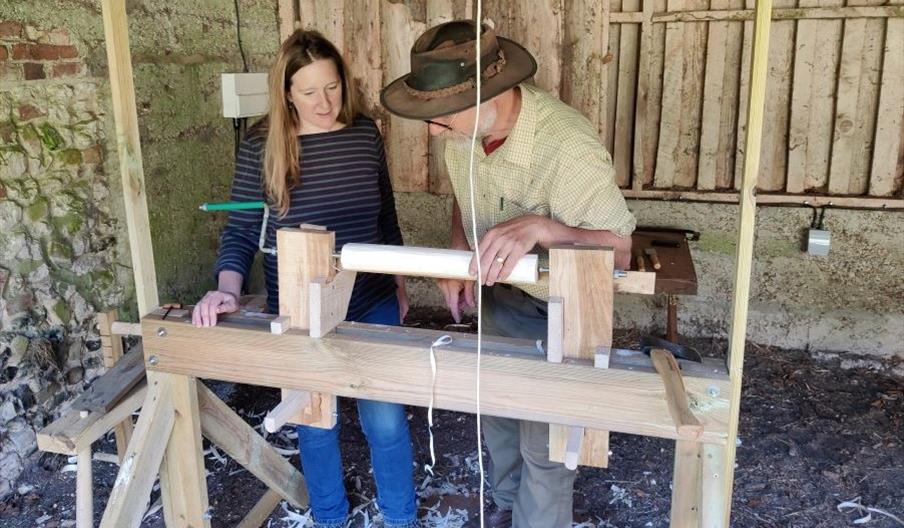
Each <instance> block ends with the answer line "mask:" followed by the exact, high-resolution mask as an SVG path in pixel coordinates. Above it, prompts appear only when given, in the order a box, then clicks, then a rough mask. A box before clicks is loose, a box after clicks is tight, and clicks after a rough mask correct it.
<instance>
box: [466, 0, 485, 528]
mask: <svg viewBox="0 0 904 528" xmlns="http://www.w3.org/2000/svg"><path fill="white" fill-rule="evenodd" d="M475 18H476V22H477V24H476V26H477V42H476V55H477V58H476V60H477V107H476V112H475V114H474V130H473V132H472V133H471V158H470V162H469V163H468V183H469V185H470V191H471V235H472V240H473V241H474V259H475V260H476V261H477V464H478V466H479V468H480V528H483V481H484V471H483V446H482V444H481V439H480V429H481V423H480V355H481V345H482V339H483V327H482V324H481V317H480V310H481V307H482V305H483V288H481V286H480V276H481V274H480V271H481V268H480V248H479V247H478V243H477V242H478V240H477V216H476V211H477V209H476V208H475V206H474V149H475V148H477V127H478V125H479V124H480V84H481V80H482V73H483V70H482V69H481V67H480V38H481V34H480V28H481V20H482V18H483V3H482V1H481V0H477V12H476V17H475Z"/></svg>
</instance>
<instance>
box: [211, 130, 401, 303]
mask: <svg viewBox="0 0 904 528" xmlns="http://www.w3.org/2000/svg"><path fill="white" fill-rule="evenodd" d="M298 141H299V147H300V149H301V183H300V184H299V185H296V186H295V188H294V189H291V190H290V191H289V197H290V199H289V210H288V213H287V214H286V216H284V217H282V218H280V217H279V214H278V212H277V211H276V210H275V209H274V208H272V207H271V209H270V217H269V219H268V221H267V233H266V239H265V240H266V243H265V247H268V248H270V247H275V246H276V230H277V229H279V228H282V227H298V226H299V225H300V224H315V225H320V226H325V227H326V228H327V229H329V230H331V231H335V233H336V247H337V250H338V249H339V248H341V247H342V246H343V245H345V244H347V243H349V242H362V243H369V244H391V245H402V232H401V231H400V230H399V223H398V218H397V217H396V210H395V201H394V200H393V194H392V184H391V183H390V180H389V171H388V170H387V167H386V152H385V149H384V147H383V138H382V137H381V136H380V131H379V129H377V126H376V124H375V123H374V122H373V121H372V120H371V119H369V118H367V117H363V116H358V117H357V118H355V120H354V122H353V123H352V124H351V126H347V127H345V128H343V129H341V130H336V131H333V132H324V133H320V134H308V135H302V136H298ZM265 143H266V133H265V132H264V131H263V129H262V127H254V128H252V129H251V130H250V131H249V132H248V134H247V136H246V138H245V139H244V140H243V141H242V143H241V145H240V146H239V152H238V155H237V156H236V161H235V180H234V182H233V185H232V200H233V201H236V202H248V201H263V200H264V193H263V183H262V167H263V152H264V146H265ZM262 219H263V211H261V210H248V211H231V212H230V213H229V220H228V221H227V223H226V227H225V228H224V229H223V235H222V237H221V238H220V252H219V256H218V258H217V264H216V274H217V275H219V273H220V272H221V271H223V270H231V271H235V272H237V273H241V274H242V277H243V278H244V284H248V273H249V271H250V269H251V264H252V262H253V260H254V256H255V254H256V253H257V251H258V241H259V238H260V231H261V221H262ZM264 277H265V282H266V285H267V308H268V310H269V311H270V312H272V313H278V312H279V281H278V279H277V259H276V255H271V254H264ZM395 290H396V284H395V280H394V278H393V277H392V276H390V275H379V274H372V273H358V276H357V279H356V280H355V287H354V290H353V291H352V298H351V301H350V303H349V308H348V315H347V318H348V319H349V320H354V319H358V318H360V317H361V316H362V315H364V314H365V313H367V311H368V309H370V308H371V307H373V306H375V305H376V304H378V303H380V302H383V301H385V300H386V299H388V298H389V297H390V296H392V295H394V294H395Z"/></svg>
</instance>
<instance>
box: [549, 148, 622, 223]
mask: <svg viewBox="0 0 904 528" xmlns="http://www.w3.org/2000/svg"><path fill="white" fill-rule="evenodd" d="M550 213H551V215H552V217H553V218H554V219H555V220H558V221H559V222H562V223H564V224H566V225H569V226H571V227H579V228H582V229H595V230H604V231H611V232H612V233H615V234H616V235H618V236H620V237H626V236H630V235H631V233H632V232H634V228H635V226H636V220H635V219H634V215H633V214H631V211H629V210H628V206H627V204H626V203H625V198H624V196H623V195H622V193H621V190H620V189H619V188H618V185H616V183H615V167H614V166H613V164H612V159H611V158H610V157H609V153H607V152H606V151H605V150H604V149H602V148H594V149H590V150H588V151H587V152H586V153H584V154H583V155H581V156H580V157H578V158H573V159H571V160H568V161H567V162H565V163H563V169H562V170H560V171H559V173H558V174H557V177H556V179H555V181H554V183H553V186H552V193H551V199H550Z"/></svg>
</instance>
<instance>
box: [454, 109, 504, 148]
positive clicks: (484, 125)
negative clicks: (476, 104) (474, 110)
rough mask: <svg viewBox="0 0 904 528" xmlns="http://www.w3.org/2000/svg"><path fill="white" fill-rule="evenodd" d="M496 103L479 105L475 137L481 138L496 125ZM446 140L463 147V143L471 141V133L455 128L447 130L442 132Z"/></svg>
mask: <svg viewBox="0 0 904 528" xmlns="http://www.w3.org/2000/svg"><path fill="white" fill-rule="evenodd" d="M496 117H497V116H496V105H493V104H488V103H484V104H482V105H481V107H480V120H479V121H478V122H477V138H478V139H483V138H484V137H486V135H487V134H489V133H490V131H491V130H493V126H495V125H496ZM443 136H445V138H446V141H451V142H453V143H455V144H456V145H458V146H461V147H464V146H465V144H470V143H471V134H470V133H463V132H459V131H457V130H447V131H446V132H444V133H443Z"/></svg>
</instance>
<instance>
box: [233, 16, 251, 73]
mask: <svg viewBox="0 0 904 528" xmlns="http://www.w3.org/2000/svg"><path fill="white" fill-rule="evenodd" d="M234 3H235V37H236V40H237V41H238V44H239V53H241V55H242V65H243V66H244V68H245V73H248V71H249V70H248V59H247V58H245V48H244V47H243V46H242V21H241V18H239V0H234Z"/></svg>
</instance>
